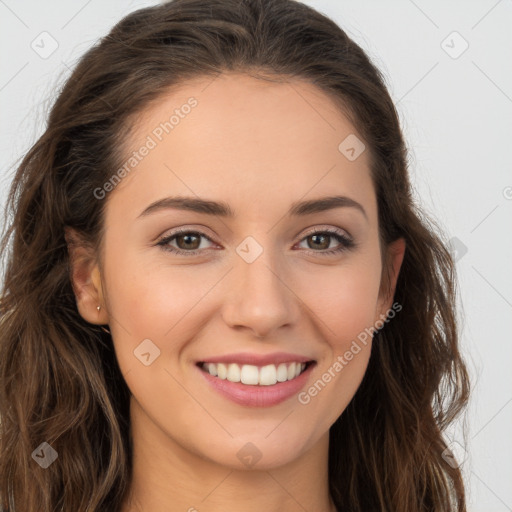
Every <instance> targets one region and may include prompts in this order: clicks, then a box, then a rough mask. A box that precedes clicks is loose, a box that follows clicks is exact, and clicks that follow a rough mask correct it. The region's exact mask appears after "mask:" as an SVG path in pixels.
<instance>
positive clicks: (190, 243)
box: [175, 233, 201, 251]
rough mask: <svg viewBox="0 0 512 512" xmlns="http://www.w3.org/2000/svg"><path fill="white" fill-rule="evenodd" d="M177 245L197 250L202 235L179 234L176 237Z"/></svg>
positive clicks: (181, 247)
mask: <svg viewBox="0 0 512 512" xmlns="http://www.w3.org/2000/svg"><path fill="white" fill-rule="evenodd" d="M175 240H176V245H177V246H178V248H179V249H185V250H186V249H189V250H192V251H193V250H195V249H198V248H199V246H200V245H201V237H200V236H198V234H196V233H187V234H184V235H177V236H176V237H175Z"/></svg>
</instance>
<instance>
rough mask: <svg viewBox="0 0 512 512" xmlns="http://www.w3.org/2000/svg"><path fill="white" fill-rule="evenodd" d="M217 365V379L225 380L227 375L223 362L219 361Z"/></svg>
mask: <svg viewBox="0 0 512 512" xmlns="http://www.w3.org/2000/svg"><path fill="white" fill-rule="evenodd" d="M216 366H217V377H219V379H222V380H225V379H226V377H227V376H228V369H227V367H226V365H225V364H222V363H219V364H218V365H216Z"/></svg>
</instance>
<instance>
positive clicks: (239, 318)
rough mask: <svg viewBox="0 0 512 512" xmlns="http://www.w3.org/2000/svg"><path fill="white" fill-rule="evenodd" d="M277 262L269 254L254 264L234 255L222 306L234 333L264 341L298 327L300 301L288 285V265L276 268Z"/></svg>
mask: <svg viewBox="0 0 512 512" xmlns="http://www.w3.org/2000/svg"><path fill="white" fill-rule="evenodd" d="M275 259H276V258H273V257H272V255H271V254H270V251H268V250H263V252H262V253H261V254H260V255H259V256H258V257H257V258H256V259H255V260H254V261H252V262H251V263H249V262H247V261H246V260H244V259H243V258H242V257H239V256H238V255H237V254H236V253H235V257H234V268H233V270H232V271H231V272H230V273H229V274H230V275H229V277H228V281H229V282H226V283H225V287H226V289H227V290H228V291H227V292H226V294H225V295H224V301H223V306H222V316H223V319H224V321H225V323H226V324H227V325H228V326H229V327H231V328H232V329H236V330H238V331H247V332H248V333H250V335H251V336H255V337H257V338H259V339H263V338H270V337H272V335H273V334H274V333H275V332H276V331H277V330H279V329H280V328H283V327H289V328H290V327H292V326H293V325H294V324H296V322H297V319H298V318H299V315H300V309H301V308H300V303H301V301H300V300H299V298H298V297H297V295H296V294H295V293H294V292H293V289H292V288H291V286H290V284H289V281H290V279H289V277H288V279H287V276H289V274H290V272H289V271H287V270H286V267H285V262H284V261H282V260H280V263H279V265H276V263H275Z"/></svg>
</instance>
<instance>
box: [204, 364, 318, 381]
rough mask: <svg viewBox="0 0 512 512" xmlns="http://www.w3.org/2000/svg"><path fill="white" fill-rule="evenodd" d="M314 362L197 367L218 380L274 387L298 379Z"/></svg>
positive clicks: (205, 365)
mask: <svg viewBox="0 0 512 512" xmlns="http://www.w3.org/2000/svg"><path fill="white" fill-rule="evenodd" d="M313 364H315V361H306V362H301V361H292V362H288V363H279V364H266V365H253V364H238V363H234V362H231V363H229V362H224V363H213V362H206V361H200V362H198V363H197V366H198V367H199V369H200V370H201V371H203V372H204V373H207V374H209V375H210V376H211V377H215V378H216V379H219V380H226V381H229V382H233V383H239V384H242V385H245V386H261V387H263V386H276V385H279V384H280V383H284V382H289V381H293V380H295V379H297V378H298V377H300V376H301V375H302V374H303V373H304V372H306V371H307V370H308V369H309V368H310V367H311V366H312V365H313Z"/></svg>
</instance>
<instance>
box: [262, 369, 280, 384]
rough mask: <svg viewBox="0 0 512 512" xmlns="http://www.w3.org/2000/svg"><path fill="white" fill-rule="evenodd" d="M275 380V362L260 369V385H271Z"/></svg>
mask: <svg viewBox="0 0 512 512" xmlns="http://www.w3.org/2000/svg"><path fill="white" fill-rule="evenodd" d="M276 382H277V370H276V365H275V364H268V365H267V366H264V367H263V368H261V370H260V385H261V386H273V385H274V384H275V383H276Z"/></svg>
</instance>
